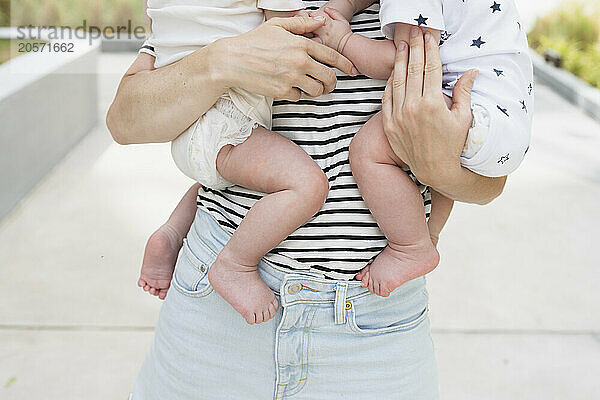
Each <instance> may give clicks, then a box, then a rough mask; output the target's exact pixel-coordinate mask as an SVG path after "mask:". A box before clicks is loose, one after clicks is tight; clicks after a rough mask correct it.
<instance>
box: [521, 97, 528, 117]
mask: <svg viewBox="0 0 600 400" xmlns="http://www.w3.org/2000/svg"><path fill="white" fill-rule="evenodd" d="M520 103H521V105H522V106H523V107H522V108H521V110H525V113H526V114H527V105H526V104H525V100H521V101H520Z"/></svg>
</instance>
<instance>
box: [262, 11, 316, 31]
mask: <svg viewBox="0 0 600 400" xmlns="http://www.w3.org/2000/svg"><path fill="white" fill-rule="evenodd" d="M267 23H268V24H272V25H276V26H280V27H282V28H283V29H285V30H286V31H288V32H291V33H295V34H296V35H304V34H306V33H309V32H313V31H315V30H317V29H319V28H320V27H322V26H323V25H325V17H323V16H314V17H305V16H302V15H296V16H294V17H290V18H272V19H270V20H269V21H268V22H267Z"/></svg>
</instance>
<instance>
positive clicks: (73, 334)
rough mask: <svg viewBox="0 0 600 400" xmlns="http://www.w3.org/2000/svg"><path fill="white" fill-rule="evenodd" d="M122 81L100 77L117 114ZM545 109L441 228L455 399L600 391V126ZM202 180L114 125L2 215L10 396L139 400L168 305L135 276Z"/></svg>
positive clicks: (1, 368) (3, 345)
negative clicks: (116, 134) (514, 165)
mask: <svg viewBox="0 0 600 400" xmlns="http://www.w3.org/2000/svg"><path fill="white" fill-rule="evenodd" d="M131 59H132V55H110V54H108V55H103V56H102V58H101V62H102V63H103V65H111V66H113V67H114V66H115V65H121V67H122V68H121V69H122V70H124V69H125V68H126V67H127V65H128V64H129V62H130V61H131ZM100 69H101V70H102V66H101V67H100ZM118 78H119V77H118V76H117V75H100V87H101V105H102V111H103V112H104V111H105V109H106V107H107V106H108V103H109V101H110V100H111V98H112V94H113V91H114V89H115V88H116V84H117V81H118ZM535 113H536V122H535V133H534V139H533V143H532V147H531V150H530V152H529V155H528V158H527V160H526V161H525V162H524V164H523V166H522V167H521V168H520V169H519V170H518V171H517V172H516V173H515V174H514V175H513V176H511V178H510V179H509V183H508V185H507V187H506V191H505V193H504V194H503V196H502V197H501V198H500V199H498V200H496V201H495V202H494V203H492V204H491V205H489V206H486V207H478V206H470V205H458V206H457V207H456V209H455V212H454V213H453V216H452V220H451V222H450V224H449V226H448V228H447V229H446V230H445V232H444V234H443V236H442V239H441V240H442V241H441V252H442V255H443V262H442V265H441V266H440V267H439V268H438V269H437V270H436V271H434V273H432V274H431V276H430V279H429V291H430V293H431V299H432V300H431V309H432V321H433V326H434V340H435V343H436V349H437V355H438V361H439V370H440V381H441V389H442V393H443V399H449V400H455V399H456V400H464V399H478V400H479V399H486V400H496V399H498V400H516V399H527V400H537V399H540V400H542V399H543V400H554V399H556V400H558V399H561V400H562V399H577V400H593V399H597V398H598V393H599V392H600V381H599V380H598V379H597V378H598V374H599V373H600V312H599V310H600V296H599V295H598V289H597V283H598V282H599V281H600V268H599V263H598V257H597V255H596V254H595V253H594V249H596V246H597V240H598V234H597V232H596V231H597V229H596V228H595V227H596V226H598V225H599V224H600V209H599V208H598V204H599V203H600V158H599V157H597V149H599V148H600V125H599V124H597V123H596V122H594V121H593V120H591V119H589V118H588V117H586V116H585V115H584V114H582V113H581V112H580V111H579V110H577V109H575V108H574V107H572V106H571V105H569V104H567V103H565V102H564V101H563V100H562V99H560V98H559V97H558V96H556V95H555V94H554V93H553V92H551V91H550V90H549V89H548V88H546V87H544V86H539V85H538V87H537V104H536V109H535ZM190 184H191V182H190V181H189V180H187V179H186V178H185V177H183V175H182V174H180V173H179V172H178V171H177V170H176V168H175V166H174V164H173V163H172V161H171V159H170V155H169V148H168V145H145V146H127V147H123V146H118V145H116V144H114V143H112V142H111V140H110V137H109V134H108V132H107V130H106V128H105V127H104V126H102V125H100V126H98V127H97V128H96V129H95V130H94V132H92V133H91V134H90V135H89V136H88V137H86V138H85V140H84V141H83V142H81V144H80V145H79V146H78V147H77V148H76V149H74V150H73V151H72V152H71V154H70V155H69V156H68V157H67V158H66V159H65V160H64V161H63V162H62V163H61V164H60V165H59V166H58V167H57V168H56V169H55V170H53V171H51V172H50V173H49V175H48V177H47V178H46V179H45V180H44V181H43V182H41V184H40V185H39V186H38V187H37V188H36V189H35V190H34V191H33V192H32V193H31V194H30V195H29V196H28V197H27V198H26V199H25V200H24V201H23V202H22V204H21V205H20V206H19V207H18V208H17V209H16V210H14V211H13V212H12V213H11V214H10V215H9V217H8V218H6V219H4V220H3V221H1V222H0V276H2V278H3V279H1V280H0V293H2V296H1V297H2V302H0V399H3V400H4V399H8V400H25V399H26V400H30V399H35V398H41V399H68V400H70V399H86V400H96V399H98V400H106V399H125V398H126V395H127V393H128V391H129V390H130V388H131V384H132V382H133V380H134V377H135V374H136V371H137V369H138V368H139V365H140V363H141V361H142V359H143V356H144V353H145V351H146V349H147V347H148V345H149V343H150V340H151V337H152V328H153V325H154V322H155V321H156V318H157V315H158V311H159V306H160V302H159V301H157V300H155V299H153V298H151V297H150V296H147V295H145V294H144V293H143V292H141V291H139V290H137V288H136V286H135V282H136V279H137V273H138V269H139V265H140V260H141V256H142V251H143V246H144V243H145V239H146V238H147V236H148V235H149V233H150V232H152V230H153V229H155V228H156V227H157V226H158V225H159V224H160V223H161V222H162V221H163V220H164V219H165V218H166V216H167V215H168V213H169V212H170V210H171V209H172V208H173V207H174V205H175V204H176V203H177V201H178V199H179V197H180V196H181V195H182V194H183V193H184V192H185V191H186V189H187V188H188V186H189V185H190Z"/></svg>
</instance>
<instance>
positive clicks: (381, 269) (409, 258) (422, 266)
mask: <svg viewBox="0 0 600 400" xmlns="http://www.w3.org/2000/svg"><path fill="white" fill-rule="evenodd" d="M392 246H394V247H395V249H394V248H393V247H392ZM439 262H440V255H439V253H438V252H437V250H436V249H435V247H434V246H433V244H432V243H431V241H425V242H424V243H421V244H414V245H410V246H397V245H391V246H390V245H388V246H387V247H386V248H385V249H383V251H382V252H381V253H380V254H379V255H378V256H377V257H376V258H375V260H373V263H371V264H370V265H368V266H367V267H365V268H364V269H363V270H361V271H360V272H359V273H358V274H356V279H358V280H360V281H362V286H363V287H365V288H369V291H370V292H371V293H374V294H376V295H378V296H382V297H388V296H389V295H390V293H392V291H394V289H396V288H397V287H399V286H400V285H402V284H403V283H405V282H408V281H410V280H412V279H415V278H417V277H419V276H423V275H425V274H427V273H429V272H431V271H433V269H434V268H435V267H437V265H438V263H439Z"/></svg>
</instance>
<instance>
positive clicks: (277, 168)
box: [139, 0, 532, 322]
mask: <svg viewBox="0 0 600 400" xmlns="http://www.w3.org/2000/svg"><path fill="white" fill-rule="evenodd" d="M372 3H373V0H331V1H329V2H328V3H327V5H326V6H325V7H322V8H320V9H319V10H316V11H313V12H312V13H311V14H312V15H321V16H324V17H325V18H326V23H325V25H324V26H323V27H322V28H320V29H319V30H317V31H316V32H315V34H316V37H315V38H314V39H315V40H317V41H320V42H321V43H323V44H325V45H327V46H330V47H332V48H333V49H335V50H337V51H339V52H340V53H342V54H343V55H345V56H346V57H347V58H349V59H350V60H351V61H352V62H353V63H354V65H355V67H356V68H357V69H358V70H359V71H360V72H361V73H363V74H365V75H368V76H370V77H372V78H375V79H387V78H388V77H389V76H390V74H391V73H392V69H393V62H394V57H395V53H396V47H397V46H401V45H403V43H404V42H407V41H409V38H410V34H411V29H413V28H414V27H415V26H419V27H420V28H421V29H423V30H425V31H427V32H428V34H429V36H428V37H429V40H435V41H436V42H437V41H439V42H440V55H441V57H442V62H443V63H444V66H443V92H444V94H445V95H446V96H451V95H452V90H453V88H454V86H455V84H456V82H457V81H458V79H459V77H460V76H461V75H462V74H464V73H465V72H466V71H468V70H470V69H473V68H478V69H479V71H480V74H479V77H478V79H477V81H476V83H475V85H474V88H473V92H472V110H473V125H472V128H471V129H470V131H469V135H468V138H467V141H466V143H465V148H464V150H463V153H462V156H461V164H462V165H463V166H464V167H466V168H468V169H470V170H472V171H473V172H476V173H478V174H480V175H483V176H489V177H497V176H505V175H508V174H509V173H511V172H512V171H513V170H515V169H516V168H517V167H518V165H519V164H520V162H521V160H522V159H523V157H524V155H525V152H526V151H527V148H528V143H529V136H530V129H531V115H530V113H529V111H528V109H529V108H531V103H532V96H531V90H532V87H531V82H532V71H531V63H530V60H529V58H528V57H527V55H526V53H524V52H525V51H526V49H527V42H526V37H525V33H524V32H522V31H521V26H520V23H519V20H518V14H517V12H516V9H515V6H514V3H513V2H512V1H501V2H490V4H487V2H485V4H484V2H481V1H478V2H475V3H472V2H468V1H467V2H455V1H450V0H425V1H420V2H415V1H408V0H407V1H404V2H398V1H395V0H381V1H380V4H381V9H380V21H381V25H382V31H383V33H384V35H385V37H386V38H387V39H388V40H373V39H369V38H366V37H364V36H361V35H359V34H357V33H353V32H352V30H351V28H350V24H349V21H350V20H351V18H352V16H353V15H354V14H355V13H357V12H360V11H361V10H363V9H364V8H366V7H368V6H369V5H371V4H372ZM471 3H472V4H471ZM442 10H443V13H442ZM149 14H150V12H149ZM151 16H152V15H151ZM153 27H154V25H153ZM415 34H420V31H419V30H416V32H415ZM159 52H160V50H159ZM159 60H160V57H159V58H157V63H158V62H159ZM230 96H231V95H230ZM233 98H234V97H233ZM222 101H225V99H220V100H219V102H217V104H216V105H215V107H214V108H213V109H211V110H210V111H209V112H208V113H207V114H206V115H205V116H204V117H202V119H201V120H200V121H199V122H198V123H197V124H196V125H195V126H193V127H192V128H190V130H188V132H186V133H185V134H183V135H182V136H181V137H180V138H178V139H177V140H176V141H175V142H174V144H173V149H174V156H175V155H176V154H178V153H180V152H181V153H186V154H187V157H188V160H189V161H188V165H187V166H186V165H183V164H182V163H181V161H179V162H178V166H179V167H180V168H181V169H182V170H183V171H184V172H186V171H187V174H188V176H192V177H194V179H196V180H198V181H199V182H200V183H202V184H204V185H208V186H209V187H217V188H218V187H224V186H223V185H226V183H222V184H220V185H215V184H214V183H213V181H211V180H209V179H207V178H204V179H203V180H201V179H199V178H200V177H201V176H200V175H202V174H206V173H207V171H212V173H213V175H216V176H218V174H220V175H221V176H222V177H223V178H225V179H227V181H229V182H233V183H236V184H240V185H242V186H245V187H248V188H250V189H254V190H259V191H262V192H266V193H272V194H269V195H267V196H266V197H264V198H263V199H261V200H260V201H259V202H257V203H256V205H255V206H254V207H253V208H252V209H251V210H250V211H249V212H248V214H247V215H246V217H245V218H244V220H243V221H242V224H240V226H239V228H238V229H237V230H236V232H235V233H234V235H233V236H232V239H231V240H230V242H229V243H228V244H227V246H226V247H225V249H223V252H222V253H221V254H220V255H219V257H218V258H217V262H216V263H215V264H214V265H213V266H212V268H211V270H210V272H209V279H210V281H211V284H212V285H213V286H214V288H215V290H217V292H219V293H220V294H221V296H223V298H225V300H227V301H229V302H230V303H231V304H232V305H233V306H234V308H235V309H236V310H238V311H239V312H241V313H242V315H244V317H245V318H246V319H247V320H249V321H252V320H253V318H254V322H260V321H264V320H266V319H268V318H270V317H272V313H273V312H274V309H275V307H276V306H277V303H276V301H275V300H274V297H272V293H271V292H270V290H269V289H268V288H267V287H266V285H265V284H264V283H263V282H262V281H261V280H260V278H259V277H258V274H257V273H256V264H257V263H258V260H260V258H261V257H262V256H263V255H264V254H265V253H267V252H268V251H269V250H270V249H271V248H273V247H275V246H276V245H277V244H278V243H279V242H281V241H282V240H283V239H284V238H285V237H286V236H287V235H288V234H289V233H291V232H292V231H293V230H294V229H296V228H297V227H298V226H300V225H301V224H303V223H304V222H305V221H306V220H307V219H308V218H309V217H310V216H312V214H314V213H315V212H317V211H318V210H319V208H320V207H321V205H322V204H323V201H324V200H325V197H326V195H327V189H328V187H327V180H326V179H324V176H323V174H322V172H321V171H320V170H318V167H316V164H314V163H313V162H312V160H311V159H310V158H308V156H307V155H306V154H303V156H304V157H302V155H301V154H296V153H297V151H298V150H299V149H298V148H297V147H295V145H293V144H292V143H291V142H289V141H287V140H286V139H284V138H282V137H281V136H279V135H276V134H273V133H272V132H270V131H268V130H267V129H265V128H268V125H266V124H263V125H262V126H263V127H265V128H261V127H258V128H255V129H254V130H253V131H252V134H251V135H249V137H248V138H247V139H245V138H246V136H244V139H245V141H244V139H243V140H242V141H240V142H235V143H233V142H232V143H227V144H226V145H225V147H223V146H222V143H223V140H222V139H219V140H214V139H210V141H208V140H209V139H207V138H212V137H213V136H214V135H217V136H222V134H221V133H219V131H217V129H216V128H211V130H210V131H209V130H208V126H209V125H207V123H206V121H205V120H206V119H210V118H215V117H211V116H210V115H209V113H211V112H212V114H215V113H216V112H219V113H220V114H225V115H227V116H228V118H229V119H228V120H230V119H232V118H231V117H230V115H232V114H233V111H232V110H231V109H230V108H225V107H224V106H223V105H220V102H222ZM233 103H234V104H235V101H234V102H233ZM227 113H229V114H227ZM249 119H250V121H257V120H256V119H252V118H249ZM257 122H259V123H260V122H261V121H260V120H258V121H257ZM248 123H249V122H248ZM220 126H223V124H222V125H220ZM223 129H224V128H221V130H223ZM244 129H246V126H245V125H244ZM199 132H202V133H199ZM201 135H202V136H201ZM196 137H197V138H196ZM200 137H201V138H202V142H200V141H199V139H200ZM276 138H277V139H276ZM207 142H208V143H210V144H208V145H207ZM199 143H201V144H199ZM213 143H217V144H216V145H215V144H213ZM239 143H241V144H239ZM236 144H238V145H237V146H234V145H236ZM267 145H268V146H277V148H278V149H279V150H277V151H275V150H274V149H272V148H269V149H268V150H263V149H265V146H267ZM215 149H216V151H215ZM207 151H210V152H212V153H215V157H216V161H213V160H215V158H211V157H208V156H204V157H205V159H206V160H208V162H204V163H203V164H202V165H201V167H200V162H199V161H198V160H199V159H200V156H199V155H198V154H197V153H206V152H207ZM300 151H301V150H300ZM349 153H350V155H349V157H350V165H351V168H352V173H353V175H354V177H355V179H356V181H357V184H358V186H359V189H360V191H361V194H362V195H363V198H364V200H365V202H366V204H367V206H368V207H369V209H370V210H371V212H372V214H373V216H374V218H375V220H376V221H377V223H378V225H379V227H380V228H381V230H382V231H383V233H384V234H385V236H386V238H387V239H388V246H387V247H386V248H385V249H384V250H383V251H382V252H381V253H380V254H379V255H378V256H377V257H376V258H375V259H374V260H373V262H372V263H371V264H370V265H369V266H367V267H366V268H365V269H364V270H363V271H361V272H360V273H359V274H357V278H358V279H359V280H362V282H363V286H365V287H368V288H369V290H370V291H371V292H373V293H376V294H378V295H380V296H388V295H389V294H390V293H391V292H392V291H393V290H394V289H395V288H397V287H398V286H400V285H401V284H403V283H404V282H406V281H408V280H411V279H414V278H416V277H418V276H421V275H424V274H426V273H428V272H430V271H431V270H433V269H434V268H435V267H436V266H437V264H438V262H439V254H438V252H437V251H436V248H435V245H434V243H432V240H431V237H437V235H439V233H440V231H441V229H442V228H443V226H444V224H445V222H446V220H447V218H448V216H449V214H450V211H451V208H452V201H451V200H450V199H447V198H445V197H444V196H442V195H440V194H438V193H436V192H433V193H432V209H431V216H430V218H429V222H428V223H427V222H426V218H425V213H424V210H423V201H422V197H421V195H420V193H419V191H418V190H417V187H416V185H415V183H414V182H413V180H412V179H411V178H410V177H409V175H408V174H407V173H406V172H405V171H404V170H403V168H404V167H405V164H404V163H403V162H402V160H400V159H398V157H397V156H396V155H395V154H394V152H393V151H392V149H391V147H390V145H389V143H388V141H387V138H386V137H385V135H384V132H383V125H382V117H381V114H380V113H378V114H376V115H374V116H373V117H372V118H371V119H370V120H369V121H368V122H367V123H366V124H365V125H364V126H363V127H362V128H361V129H360V130H359V132H358V133H357V134H356V135H355V137H354V139H353V141H352V143H351V145H350V152H349ZM282 154H285V156H282ZM217 155H218V156H217ZM278 156H281V159H282V160H281V161H278V159H279V158H280V157H278ZM181 158H182V157H181V156H176V157H175V159H176V160H178V159H181ZM261 159H263V160H261ZM242 160H243V161H242ZM267 160H268V162H267ZM292 160H293V161H294V164H293V167H290V162H292ZM261 162H265V163H267V164H268V167H267V168H261ZM189 165H194V166H196V167H195V168H197V170H198V171H197V172H196V173H195V174H194V173H192V172H191V171H190V167H189ZM215 165H216V171H215V170H214V166H215ZM315 167H316V168H317V170H315ZM211 168H212V169H211ZM200 170H201V171H204V172H200ZM286 171H293V176H287V174H286ZM299 175H301V176H302V178H300V177H299ZM215 180H216V179H215ZM263 181H269V182H270V183H271V186H268V187H267V186H265V185H264V184H261V183H260V182H263ZM218 182H221V181H218ZM275 182H276V183H275ZM188 197H189V198H190V200H189V201H186V203H185V205H183V204H181V205H180V207H181V210H180V211H178V210H176V211H175V212H174V214H173V216H172V217H171V218H170V220H169V222H168V223H167V224H166V225H165V226H163V227H161V228H160V229H159V230H158V231H157V232H156V233H155V234H154V235H153V236H152V237H151V239H150V240H149V243H148V245H147V248H146V254H145V258H144V263H143V267H142V276H141V278H140V282H139V284H140V286H142V287H144V288H145V289H146V290H149V291H150V292H151V293H153V294H157V295H159V296H164V293H166V290H167V289H168V281H167V280H166V279H163V280H162V282H157V281H156V280H154V282H152V281H151V280H152V278H153V277H154V276H157V271H163V275H164V276H165V277H166V276H169V277H170V275H171V274H172V270H173V260H174V258H175V257H176V254H177V250H178V249H179V247H180V245H181V239H182V238H183V236H184V235H185V233H186V232H187V228H186V227H189V224H190V223H191V218H190V219H186V220H185V221H182V220H181V219H180V218H177V214H181V215H183V214H184V211H183V208H186V209H188V210H190V209H192V208H193V207H195V203H194V202H192V198H193V196H192V195H188ZM308 200H309V202H310V203H311V207H308V206H306V203H305V202H307V201H308ZM301 204H302V206H301ZM294 207H300V209H296V208H294ZM178 208H179V207H178ZM187 213H188V214H189V215H193V214H192V213H190V212H189V211H188V212H187ZM166 231H171V232H177V234H171V235H170V238H168V239H167V237H168V235H166V234H165V232H166ZM174 238H175V239H174ZM177 241H178V243H177V244H175V243H176V242H177ZM166 242H169V243H170V244H169V246H166V247H167V248H170V249H171V250H169V251H161V252H160V254H159V252H157V251H155V249H158V248H161V249H162V248H164V247H165V245H164V244H165V243H166ZM232 291H234V292H237V293H232ZM265 304H266V307H267V310H268V312H267V313H266V314H265V311H264V310H265ZM261 312H262V315H261V314H260V313H261ZM252 315H255V316H254V317H253V316H252Z"/></svg>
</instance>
